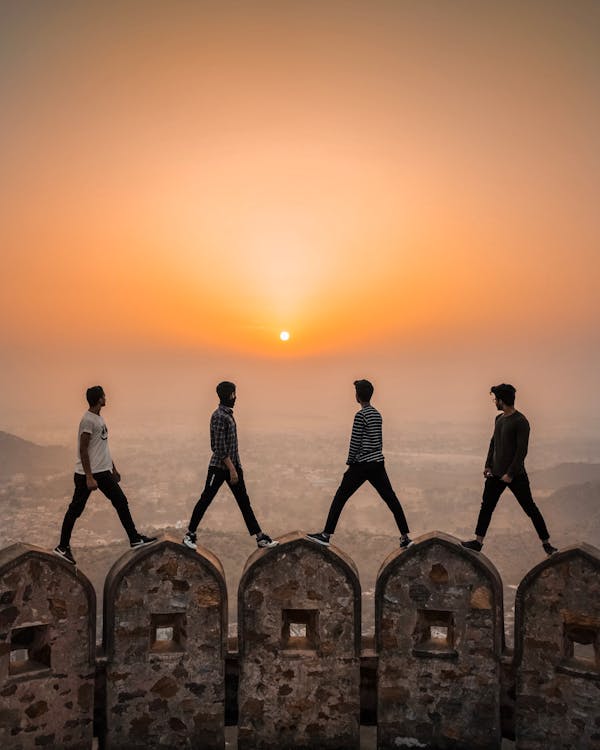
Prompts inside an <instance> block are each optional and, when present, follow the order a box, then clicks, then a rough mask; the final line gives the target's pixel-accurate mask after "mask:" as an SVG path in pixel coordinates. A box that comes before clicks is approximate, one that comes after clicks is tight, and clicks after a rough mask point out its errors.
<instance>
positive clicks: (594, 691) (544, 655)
mask: <svg viewBox="0 0 600 750" xmlns="http://www.w3.org/2000/svg"><path fill="white" fill-rule="evenodd" d="M577 644H580V645H579V646H578V645H577ZM515 666H516V670H517V695H516V743H517V748H519V750H547V749H548V748H556V749H557V750H559V749H560V750H567V748H569V749H571V748H580V749H581V750H600V734H599V733H598V726H599V725H600V550H598V549H596V548H595V547H591V546H590V545H585V544H584V545H581V546H575V547H569V548H567V549H565V550H562V551H561V552H559V553H558V554H556V555H553V556H552V557H551V558H549V559H548V560H545V561H544V562H543V563H541V564H540V565H537V566H536V567H535V568H533V569H532V570H531V571H530V572H529V573H528V574H527V575H526V576H525V578H524V579H523V581H522V582H521V585H520V586H519V589H518V591H517V598H516V606H515Z"/></svg>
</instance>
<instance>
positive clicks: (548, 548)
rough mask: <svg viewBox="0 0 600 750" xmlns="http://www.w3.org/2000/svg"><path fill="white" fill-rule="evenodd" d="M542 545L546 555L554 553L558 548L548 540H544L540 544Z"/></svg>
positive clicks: (549, 555)
mask: <svg viewBox="0 0 600 750" xmlns="http://www.w3.org/2000/svg"><path fill="white" fill-rule="evenodd" d="M542 547H543V548H544V552H545V553H546V554H547V555H548V557H551V556H552V555H555V554H556V553H557V552H558V550H557V549H556V547H553V546H552V545H551V544H550V542H544V543H543V544H542Z"/></svg>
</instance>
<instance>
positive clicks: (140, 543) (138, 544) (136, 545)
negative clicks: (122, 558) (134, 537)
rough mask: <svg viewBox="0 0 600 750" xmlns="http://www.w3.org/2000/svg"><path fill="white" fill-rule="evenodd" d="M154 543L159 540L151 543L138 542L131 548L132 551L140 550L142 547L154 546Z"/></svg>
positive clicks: (131, 545)
mask: <svg viewBox="0 0 600 750" xmlns="http://www.w3.org/2000/svg"><path fill="white" fill-rule="evenodd" d="M154 542H158V539H153V540H152V541H151V542H136V543H135V544H130V545H129V546H130V547H131V549H139V548H140V547H147V546H148V545H149V544H154Z"/></svg>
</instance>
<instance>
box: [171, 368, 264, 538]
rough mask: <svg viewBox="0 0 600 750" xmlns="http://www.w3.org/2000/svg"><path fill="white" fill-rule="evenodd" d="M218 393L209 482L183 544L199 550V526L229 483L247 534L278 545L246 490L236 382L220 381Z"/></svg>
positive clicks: (214, 414)
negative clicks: (236, 412)
mask: <svg viewBox="0 0 600 750" xmlns="http://www.w3.org/2000/svg"><path fill="white" fill-rule="evenodd" d="M217 396H218V397H219V406H218V407H217V409H216V410H215V411H214V412H213V413H212V416H211V418H210V445H211V448H212V452H213V453H212V457H211V459H210V463H209V465H208V474H207V476H206V484H205V485H204V490H203V491H202V494H201V495H200V499H199V500H198V502H197V503H196V506H195V507H194V510H193V512H192V518H191V519H190V523H189V526H188V530H187V533H186V535H185V536H184V537H183V543H184V544H185V545H186V547H189V548H190V549H196V547H197V545H196V529H197V528H198V525H199V524H200V521H201V520H202V517H203V516H204V514H205V513H206V511H207V509H208V506H209V505H210V504H211V503H212V501H213V500H214V498H215V495H216V494H217V492H218V491H219V488H220V487H221V485H222V484H223V482H227V486H228V487H229V489H230V490H231V492H232V493H233V496H234V497H235V499H236V501H237V504H238V506H239V509H240V510H241V511H242V516H243V517H244V521H245V523H246V527H247V528H248V533H249V534H255V535H256V543H257V545H258V546H259V547H276V546H277V544H278V542H276V541H273V539H271V537H270V536H269V535H268V534H265V533H263V532H262V531H261V528H260V526H259V523H258V521H257V520H256V516H255V515H254V511H253V510H252V505H251V504H250V498H249V497H248V492H247V491H246V485H245V483H244V472H243V471H242V465H241V463H240V455H239V450H238V439H237V428H236V424H235V419H234V418H233V407H234V404H235V399H236V392H235V383H230V382H229V381H227V380H225V381H223V382H222V383H219V385H218V386H217Z"/></svg>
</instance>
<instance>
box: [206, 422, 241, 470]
mask: <svg viewBox="0 0 600 750" xmlns="http://www.w3.org/2000/svg"><path fill="white" fill-rule="evenodd" d="M228 436H229V422H228V421H227V420H226V419H225V418H224V417H222V416H221V415H220V414H218V413H217V415H216V416H213V418H212V419H211V420H210V443H211V448H212V451H213V453H214V454H215V456H216V457H217V458H218V459H219V460H220V461H222V462H223V464H225V466H226V468H227V469H228V470H229V483H230V484H237V482H238V473H237V470H236V468H235V466H234V465H233V461H232V460H231V456H230V455H229V443H228Z"/></svg>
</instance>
